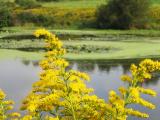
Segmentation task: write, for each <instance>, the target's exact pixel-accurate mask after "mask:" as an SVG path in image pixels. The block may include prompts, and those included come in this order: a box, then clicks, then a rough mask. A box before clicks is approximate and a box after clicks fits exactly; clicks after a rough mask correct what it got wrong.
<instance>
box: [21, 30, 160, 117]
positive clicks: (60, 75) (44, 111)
mask: <svg viewBox="0 0 160 120" xmlns="http://www.w3.org/2000/svg"><path fill="white" fill-rule="evenodd" d="M35 36H36V37H38V38H45V41H46V48H47V51H48V52H47V53H46V55H45V59H44V60H42V61H41V62H40V66H41V68H42V73H41V74H40V80H39V81H37V82H35V83H34V84H33V89H32V91H31V93H30V94H29V95H28V96H27V97H26V99H25V100H24V102H23V105H22V109H24V110H27V111H28V115H26V116H24V118H23V120H27V119H30V120H32V119H36V120H41V119H46V120H52V119H53V120H126V119H127V117H128V116H129V115H132V116H137V117H142V118H148V117H149V115H148V114H147V113H143V112H140V111H138V110H134V109H132V108H128V105H130V104H140V105H142V106H145V107H147V108H150V109H155V105H153V104H152V103H150V102H148V101H146V100H144V99H143V98H141V96H140V95H141V93H143V94H149V95H151V96H156V92H155V91H153V90H150V89H145V88H143V87H142V83H143V82H145V81H146V80H149V79H151V77H152V73H153V72H156V71H159V70H160V63H159V62H158V61H152V60H150V59H146V60H144V61H142V62H141V63H140V64H139V66H136V65H134V64H133V65H131V68H130V70H131V76H128V75H124V76H122V80H123V81H125V82H127V83H128V87H127V88H125V87H120V88H119V91H120V95H118V94H116V92H115V91H110V92H109V102H105V101H104V100H103V99H100V98H98V97H97V96H96V95H94V94H93V89H91V88H87V87H86V84H85V81H89V79H90V78H89V76H88V75H87V74H86V73H83V72H79V71H75V70H67V67H68V66H69V63H68V62H67V61H66V60H65V59H63V56H64V55H65V49H63V47H62V42H61V41H60V40H59V39H58V38H57V37H56V36H55V35H53V34H52V33H50V32H48V31H47V30H45V29H40V30H37V31H36V32H35Z"/></svg>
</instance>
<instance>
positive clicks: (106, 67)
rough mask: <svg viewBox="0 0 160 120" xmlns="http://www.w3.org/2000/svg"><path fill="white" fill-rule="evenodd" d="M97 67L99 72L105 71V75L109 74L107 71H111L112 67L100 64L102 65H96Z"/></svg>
mask: <svg viewBox="0 0 160 120" xmlns="http://www.w3.org/2000/svg"><path fill="white" fill-rule="evenodd" d="M97 66H98V68H99V70H100V71H106V72H107V73H109V71H110V70H111V68H112V66H111V65H108V64H105V63H104V64H102V63H97Z"/></svg>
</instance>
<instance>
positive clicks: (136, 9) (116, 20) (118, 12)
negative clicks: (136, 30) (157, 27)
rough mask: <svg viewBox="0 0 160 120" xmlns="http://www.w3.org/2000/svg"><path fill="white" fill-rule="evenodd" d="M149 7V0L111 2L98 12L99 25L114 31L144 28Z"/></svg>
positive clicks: (114, 0) (115, 0)
mask: <svg viewBox="0 0 160 120" xmlns="http://www.w3.org/2000/svg"><path fill="white" fill-rule="evenodd" d="M149 5H150V3H149V0H109V2H107V4H105V5H101V6H100V7H99V8H98V10H97V14H96V15H97V25H98V27H99V28H114V29H128V28H131V27H133V26H135V27H136V26H137V27H138V26H141V25H142V26H143V25H144V24H145V21H146V19H145V18H146V15H147V12H148V10H149Z"/></svg>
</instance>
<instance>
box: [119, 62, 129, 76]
mask: <svg viewBox="0 0 160 120" xmlns="http://www.w3.org/2000/svg"><path fill="white" fill-rule="evenodd" d="M121 66H122V68H123V74H127V73H128V72H129V69H130V64H121Z"/></svg>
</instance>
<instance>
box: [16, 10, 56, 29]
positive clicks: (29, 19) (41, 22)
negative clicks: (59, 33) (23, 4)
mask: <svg viewBox="0 0 160 120" xmlns="http://www.w3.org/2000/svg"><path fill="white" fill-rule="evenodd" d="M17 17H18V20H19V21H20V23H21V24H22V25H24V24H26V23H34V24H35V25H36V26H53V25H54V19H53V18H52V17H50V16H46V15H44V14H33V13H30V12H22V13H20V14H18V16H17Z"/></svg>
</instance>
